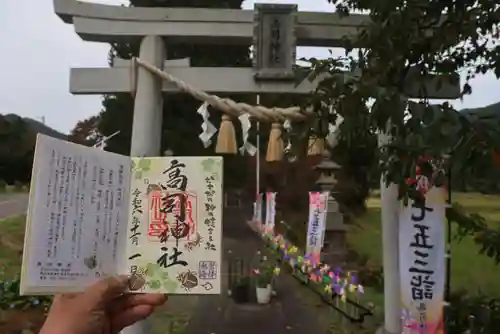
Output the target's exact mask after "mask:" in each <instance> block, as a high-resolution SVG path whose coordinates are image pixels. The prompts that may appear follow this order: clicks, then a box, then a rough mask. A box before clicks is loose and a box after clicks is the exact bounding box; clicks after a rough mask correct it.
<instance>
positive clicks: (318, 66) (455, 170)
mask: <svg viewBox="0 0 500 334" xmlns="http://www.w3.org/2000/svg"><path fill="white" fill-rule="evenodd" d="M329 2H330V3H332V4H333V5H335V6H336V7H337V12H338V13H340V14H341V15H349V14H350V13H352V12H359V11H363V12H369V18H370V20H371V21H370V22H368V23H367V25H366V26H365V27H363V28H362V29H360V31H359V34H358V35H357V37H356V40H353V39H348V38H346V39H345V42H346V44H345V51H346V55H345V56H344V57H338V58H333V57H332V58H330V59H326V60H315V59H311V63H312V65H313V73H317V72H320V71H325V70H326V71H329V72H330V73H331V74H332V75H331V77H329V78H327V79H325V80H323V81H322V82H321V83H320V85H319V86H318V88H317V90H316V92H315V94H313V96H312V97H311V101H310V102H311V103H312V104H313V105H315V106H318V108H317V112H318V114H319V116H320V118H321V119H322V121H323V122H324V123H326V122H331V121H332V119H333V120H334V119H335V117H336V115H330V114H328V112H327V111H326V110H324V109H325V108H324V107H322V106H323V105H332V106H333V107H334V109H335V111H336V113H337V114H339V115H341V116H342V117H343V118H344V119H345V121H344V123H343V124H342V125H341V127H340V128H341V132H342V136H341V137H342V138H341V140H342V141H344V142H345V145H344V149H345V150H346V152H353V153H354V154H356V146H355V145H356V142H355V141H352V140H351V141H350V139H352V138H353V136H355V135H356V134H359V133H361V132H364V133H366V134H368V133H370V132H371V131H373V130H374V129H377V130H381V129H386V125H387V124H390V128H389V129H388V130H389V131H390V134H391V136H392V141H391V143H390V145H388V146H387V148H386V149H384V150H382V151H381V152H380V157H381V160H382V161H384V163H383V164H382V165H381V169H382V170H383V171H385V172H387V174H386V175H387V182H395V183H397V184H399V188H400V196H401V197H405V196H408V195H411V196H416V194H414V193H411V192H409V190H410V187H409V186H408V185H407V184H406V180H407V179H408V178H413V177H414V176H415V172H416V167H417V164H418V161H419V158H420V157H422V156H429V157H432V158H434V159H438V160H442V159H444V158H446V157H449V159H448V163H449V165H451V168H452V175H453V176H454V178H459V179H460V178H462V179H466V180H469V182H471V183H476V185H477V186H478V187H480V186H481V182H483V183H484V176H485V175H488V173H489V171H491V170H492V169H493V168H498V167H495V166H494V164H493V161H494V159H495V155H498V152H500V131H499V129H500V127H499V122H498V120H492V119H491V118H488V117H485V116H484V115H480V114H469V113H459V112H458V111H456V110H454V109H453V108H452V107H451V105H450V104H449V103H448V102H444V103H441V104H437V103H436V104H431V103H430V102H429V98H428V97H429V95H428V94H427V92H426V89H425V87H424V86H423V85H420V86H421V87H420V92H421V93H422V95H423V97H422V98H420V99H417V101H415V100H412V101H410V100H409V98H408V96H407V95H406V93H405V88H406V87H407V82H408V80H409V78H411V77H412V76H413V78H414V79H413V81H415V80H416V79H415V76H414V75H415V74H419V75H423V76H427V75H430V74H441V75H442V76H443V77H444V78H445V79H443V80H448V81H450V82H452V83H453V82H456V77H455V76H453V73H455V72H459V71H462V72H463V71H466V73H467V78H466V82H465V83H464V85H463V89H462V94H470V92H471V90H472V88H471V86H470V84H469V81H470V79H471V78H473V77H474V76H475V75H477V74H484V73H486V72H489V71H492V72H493V73H495V74H496V76H497V77H499V76H500V46H498V45H497V44H495V43H496V40H498V36H499V35H498V34H499V31H498V26H499V21H500V11H499V6H498V3H497V2H495V1H475V0H465V1H459V2H457V1H445V0H434V1H426V0H413V1H404V0H377V1H375V0H329ZM354 46H356V47H359V46H362V47H361V48H359V49H354ZM339 71H347V72H348V76H347V80H346V78H345V77H344V75H341V74H339ZM416 83H417V84H418V82H416ZM369 98H372V99H373V100H374V102H375V103H374V104H373V106H372V107H370V108H359V106H360V105H366V102H367V101H368V99H369ZM361 119H362V120H363V121H360V120H361ZM389 121H390V123H388V122H389ZM347 154H349V153H347ZM372 159H376V155H374V156H372ZM497 160H498V159H497ZM442 181H443V180H436V182H442ZM449 214H450V217H452V218H453V219H454V220H455V221H456V222H457V223H458V225H459V226H460V228H461V230H462V232H463V233H466V234H467V233H470V234H475V235H476V236H478V237H477V238H476V240H477V241H478V243H480V244H481V245H482V246H481V247H482V249H483V251H485V252H486V253H487V254H488V255H489V256H492V257H495V258H496V259H497V260H500V246H499V245H500V237H498V236H499V235H500V233H496V234H495V233H494V231H491V230H486V229H487V227H486V225H485V224H484V220H481V219H479V218H477V219H476V218H475V217H474V216H467V215H466V214H464V213H463V212H462V211H461V210H458V209H456V210H451V211H450V212H449ZM481 231H483V232H484V231H486V232H487V233H486V232H485V233H480V232H481ZM479 236H482V237H479Z"/></svg>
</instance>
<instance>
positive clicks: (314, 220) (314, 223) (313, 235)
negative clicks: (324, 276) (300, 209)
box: [306, 192, 328, 260]
mask: <svg viewBox="0 0 500 334" xmlns="http://www.w3.org/2000/svg"><path fill="white" fill-rule="evenodd" d="M327 200H328V193H327V192H325V193H320V192H310V193H309V220H308V224H307V239H306V254H308V255H313V256H316V257H317V258H318V260H319V256H320V254H321V249H322V248H323V242H324V233H325V227H326V203H327Z"/></svg>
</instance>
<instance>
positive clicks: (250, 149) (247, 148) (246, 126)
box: [238, 113, 257, 157]
mask: <svg viewBox="0 0 500 334" xmlns="http://www.w3.org/2000/svg"><path fill="white" fill-rule="evenodd" d="M238 119H239V120H240V123H241V132H242V133H243V145H242V146H241V147H240V148H239V151H240V154H241V155H243V154H245V152H247V153H248V154H250V155H251V156H252V157H253V156H254V155H255V153H257V148H256V147H255V146H254V145H253V144H252V143H250V142H249V141H248V132H249V131H250V128H251V127H252V123H251V122H250V114H248V113H245V114H243V115H241V116H239V117H238Z"/></svg>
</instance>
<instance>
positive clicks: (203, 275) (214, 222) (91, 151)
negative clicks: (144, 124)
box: [21, 135, 222, 294]
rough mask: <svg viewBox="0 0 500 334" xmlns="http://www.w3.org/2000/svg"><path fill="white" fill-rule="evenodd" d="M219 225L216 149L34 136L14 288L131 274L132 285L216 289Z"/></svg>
mask: <svg viewBox="0 0 500 334" xmlns="http://www.w3.org/2000/svg"><path fill="white" fill-rule="evenodd" d="M221 231H222V158H219V157H154V158H130V157H126V156H121V155H118V154H114V153H110V152H105V151H102V150H98V149H95V148H90V147H86V146H82V145H78V144H74V143H69V142H66V141H63V140H58V139H54V138H51V137H47V136H43V135H39V136H38V138H37V144H36V150H35V158H34V162H33V176H32V181H31V189H30V202H29V207H28V215H27V221H26V235H25V245H24V254H23V267H22V275H21V293H22V294H53V293H60V292H77V291H82V290H84V289H85V288H86V287H87V286H89V285H91V284H92V283H94V282H96V281H97V280H99V279H101V278H104V277H107V276H111V275H117V274H136V275H139V276H142V277H143V278H144V280H145V285H144V286H143V288H142V289H141V290H140V291H138V292H159V293H170V294H219V293H220V290H221V281H220V266H221V248H222V243H221V241H222V239H221V233H222V232H221Z"/></svg>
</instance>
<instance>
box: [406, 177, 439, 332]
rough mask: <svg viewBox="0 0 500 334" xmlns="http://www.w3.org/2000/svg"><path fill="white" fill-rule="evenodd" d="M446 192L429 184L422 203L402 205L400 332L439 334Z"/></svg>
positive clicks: (410, 201)
mask: <svg viewBox="0 0 500 334" xmlns="http://www.w3.org/2000/svg"><path fill="white" fill-rule="evenodd" d="M445 207H446V203H445V194H444V189H443V188H437V187H432V188H430V189H429V190H428V191H427V192H426V193H425V205H420V204H417V203H415V202H413V201H412V200H411V199H410V200H409V202H408V205H407V206H404V204H401V209H400V213H399V269H400V280H401V282H400V283H401V285H400V286H401V309H402V320H403V332H402V333H403V334H415V333H425V334H438V333H439V334H442V333H444V326H443V302H444V288H445V272H446V266H445V228H444V223H445Z"/></svg>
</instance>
